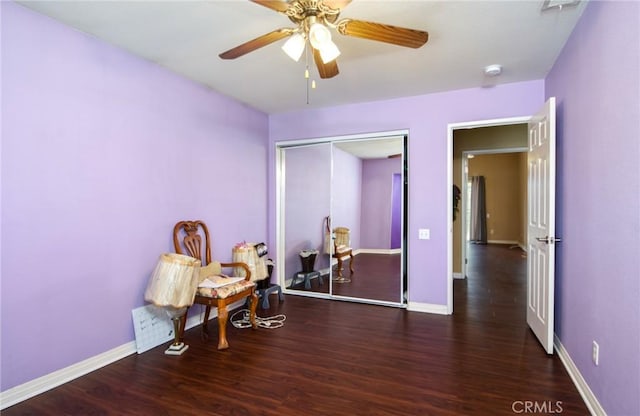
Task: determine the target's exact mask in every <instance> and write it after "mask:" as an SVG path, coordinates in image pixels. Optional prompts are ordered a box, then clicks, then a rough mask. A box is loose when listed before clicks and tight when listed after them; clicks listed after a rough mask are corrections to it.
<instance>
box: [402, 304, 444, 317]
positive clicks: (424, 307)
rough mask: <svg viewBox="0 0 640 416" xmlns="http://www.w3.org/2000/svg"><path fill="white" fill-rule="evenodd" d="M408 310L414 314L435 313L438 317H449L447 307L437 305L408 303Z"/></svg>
mask: <svg viewBox="0 0 640 416" xmlns="http://www.w3.org/2000/svg"><path fill="white" fill-rule="evenodd" d="M407 310H408V311H412V312H424V313H435V314H438V315H449V313H448V312H447V305H436V304H433V303H420V302H408V303H407Z"/></svg>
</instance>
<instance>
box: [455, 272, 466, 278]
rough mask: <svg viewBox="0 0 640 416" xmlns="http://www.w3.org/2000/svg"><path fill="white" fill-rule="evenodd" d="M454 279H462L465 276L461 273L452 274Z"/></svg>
mask: <svg viewBox="0 0 640 416" xmlns="http://www.w3.org/2000/svg"><path fill="white" fill-rule="evenodd" d="M453 278H454V279H464V278H465V276H464V275H463V274H462V273H453Z"/></svg>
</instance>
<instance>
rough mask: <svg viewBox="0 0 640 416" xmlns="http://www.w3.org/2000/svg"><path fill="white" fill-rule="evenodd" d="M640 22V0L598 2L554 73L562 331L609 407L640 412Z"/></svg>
mask: <svg viewBox="0 0 640 416" xmlns="http://www.w3.org/2000/svg"><path fill="white" fill-rule="evenodd" d="M639 27H640V3H638V2H600V1H594V2H590V3H589V5H588V6H587V9H586V10H585V12H584V14H583V17H582V18H581V20H580V22H579V23H578V25H577V27H576V29H575V30H574V32H573V34H572V35H571V38H570V39H569V41H568V42H567V44H566V46H565V48H564V50H563V51H562V54H561V55H560V58H559V59H558V60H557V61H556V63H555V65H554V67H553V69H552V70H551V72H550V74H549V75H548V77H547V79H546V80H545V89H546V95H547V96H555V97H557V103H558V130H557V131H558V159H557V160H558V182H557V209H558V211H557V225H558V235H559V236H561V237H562V240H563V242H562V244H560V245H559V246H558V252H557V263H556V279H557V280H556V296H557V297H556V305H557V306H556V333H557V335H558V336H559V338H560V341H561V342H562V344H563V345H564V347H565V348H566V349H567V351H568V352H569V354H570V355H571V358H572V359H573V361H574V362H575V364H576V366H577V367H578V369H579V370H580V372H581V373H582V375H583V377H584V378H585V380H586V381H587V383H588V384H589V386H590V388H591V390H592V391H593V392H594V393H595V395H596V396H597V397H598V400H599V401H600V403H601V404H602V406H603V407H604V409H605V411H606V412H607V414H609V415H638V414H640V306H639V305H640V279H639V278H638V276H639V270H640V255H639V250H640V167H639V166H640V163H639V161H640V47H639V45H640V29H639ZM593 340H595V341H596V342H598V343H599V345H600V364H599V366H595V365H594V364H593V363H592V361H591V345H592V341H593Z"/></svg>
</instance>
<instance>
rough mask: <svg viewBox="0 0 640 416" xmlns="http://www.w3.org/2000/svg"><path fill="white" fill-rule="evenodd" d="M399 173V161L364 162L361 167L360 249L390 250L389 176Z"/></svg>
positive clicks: (391, 183) (390, 183)
mask: <svg viewBox="0 0 640 416" xmlns="http://www.w3.org/2000/svg"><path fill="white" fill-rule="evenodd" d="M401 170H402V158H393V159H367V160H365V161H364V162H363V163H362V178H363V180H362V216H361V218H360V221H361V225H360V228H361V234H360V238H361V240H360V241H361V248H365V249H366V248H371V249H389V248H391V202H392V200H391V196H392V185H393V174H394V173H400V171H401Z"/></svg>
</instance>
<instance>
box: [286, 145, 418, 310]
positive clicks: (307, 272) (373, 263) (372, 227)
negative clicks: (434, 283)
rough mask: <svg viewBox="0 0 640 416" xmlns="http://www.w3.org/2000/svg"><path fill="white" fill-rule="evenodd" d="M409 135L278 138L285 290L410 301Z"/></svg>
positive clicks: (396, 303)
mask: <svg viewBox="0 0 640 416" xmlns="http://www.w3.org/2000/svg"><path fill="white" fill-rule="evenodd" d="M405 142H406V139H405V135H394V136H383V137H363V138H348V139H344V138H342V139H341V138H335V139H330V140H325V141H323V142H315V143H313V142H307V143H303V144H296V145H289V144H287V143H284V144H279V145H278V148H277V154H278V174H279V178H278V182H277V183H278V195H279V197H278V201H279V204H278V205H279V206H278V223H279V227H278V247H279V249H278V259H277V270H278V277H279V279H280V284H281V285H282V286H283V287H285V288H286V291H287V293H294V294H300V295H304V296H314V297H328V298H334V299H341V300H354V301H365V302H371V303H381V304H389V305H392V306H400V305H404V303H405V296H404V295H405V286H406V285H405V281H406V280H405V277H404V274H405V273H404V272H405V268H404V261H403V260H404V253H405V249H406V243H405V226H404V217H405V215H404V207H405V206H406V204H405V199H406V186H405V180H404V179H405V164H404V154H405V151H404V149H405ZM336 253H338V254H336ZM339 260H341V261H339ZM352 271H353V272H352Z"/></svg>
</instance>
